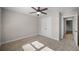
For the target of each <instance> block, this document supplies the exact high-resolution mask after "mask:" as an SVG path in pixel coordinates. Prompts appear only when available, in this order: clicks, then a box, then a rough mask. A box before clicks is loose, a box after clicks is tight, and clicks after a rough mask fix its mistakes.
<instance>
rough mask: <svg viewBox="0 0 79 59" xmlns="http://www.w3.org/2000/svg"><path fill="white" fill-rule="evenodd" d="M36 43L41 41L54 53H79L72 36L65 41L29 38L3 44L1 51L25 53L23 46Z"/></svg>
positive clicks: (37, 37)
mask: <svg viewBox="0 0 79 59" xmlns="http://www.w3.org/2000/svg"><path fill="white" fill-rule="evenodd" d="M34 41H39V42H40V43H42V44H44V45H45V46H47V47H49V48H50V49H52V50H54V51H79V47H76V46H75V44H74V40H73V39H72V35H71V34H69V35H67V37H65V39H63V40H60V41H56V40H54V39H50V38H47V37H44V36H40V35H38V36H34V37H29V38H25V39H21V40H17V41H14V42H10V43H7V44H3V45H2V46H1V49H0V50H1V51H23V48H22V46H23V45H25V44H29V43H31V42H34ZM45 46H44V47H45ZM38 51H39V49H38Z"/></svg>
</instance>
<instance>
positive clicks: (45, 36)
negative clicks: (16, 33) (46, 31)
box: [39, 33, 59, 41]
mask: <svg viewBox="0 0 79 59" xmlns="http://www.w3.org/2000/svg"><path fill="white" fill-rule="evenodd" d="M39 35H41V36H44V37H47V38H50V39H54V40H57V41H59V39H57V38H52V37H50V36H46V35H43V34H40V33H39Z"/></svg>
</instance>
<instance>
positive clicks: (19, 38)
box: [1, 34, 37, 44]
mask: <svg viewBox="0 0 79 59" xmlns="http://www.w3.org/2000/svg"><path fill="white" fill-rule="evenodd" d="M36 35H37V34H33V35H28V36H21V37H18V38H16V39H13V40H9V41H5V42H2V43H1V44H6V43H9V42H13V41H16V40H21V39H24V38H29V37H32V36H36Z"/></svg>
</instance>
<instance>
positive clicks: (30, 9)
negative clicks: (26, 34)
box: [4, 7, 79, 16]
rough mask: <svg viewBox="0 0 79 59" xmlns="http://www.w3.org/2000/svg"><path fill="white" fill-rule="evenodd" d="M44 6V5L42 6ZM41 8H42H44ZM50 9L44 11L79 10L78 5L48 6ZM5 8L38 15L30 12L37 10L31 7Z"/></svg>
mask: <svg viewBox="0 0 79 59" xmlns="http://www.w3.org/2000/svg"><path fill="white" fill-rule="evenodd" d="M42 8H44V7H42ZM42 8H41V9H42ZM47 8H48V10H47V11H44V12H46V13H47V14H49V13H51V11H53V10H54V11H55V10H59V11H60V12H66V13H67V12H70V11H73V10H75V11H79V8H78V7H47ZM4 9H7V10H11V11H15V12H19V13H23V14H28V15H32V16H37V15H36V13H35V14H30V12H35V10H33V9H32V8H31V7H4ZM40 16H43V14H41V15H40Z"/></svg>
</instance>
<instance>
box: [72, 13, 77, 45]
mask: <svg viewBox="0 0 79 59" xmlns="http://www.w3.org/2000/svg"><path fill="white" fill-rule="evenodd" d="M73 39H74V41H75V44H76V46H78V15H77V14H76V15H75V16H74V20H73Z"/></svg>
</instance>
